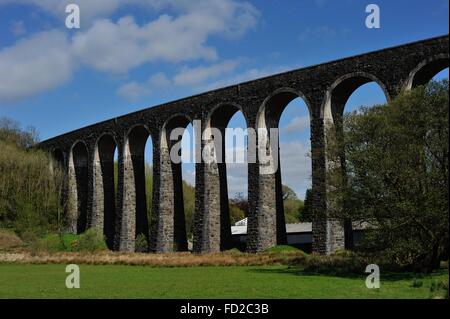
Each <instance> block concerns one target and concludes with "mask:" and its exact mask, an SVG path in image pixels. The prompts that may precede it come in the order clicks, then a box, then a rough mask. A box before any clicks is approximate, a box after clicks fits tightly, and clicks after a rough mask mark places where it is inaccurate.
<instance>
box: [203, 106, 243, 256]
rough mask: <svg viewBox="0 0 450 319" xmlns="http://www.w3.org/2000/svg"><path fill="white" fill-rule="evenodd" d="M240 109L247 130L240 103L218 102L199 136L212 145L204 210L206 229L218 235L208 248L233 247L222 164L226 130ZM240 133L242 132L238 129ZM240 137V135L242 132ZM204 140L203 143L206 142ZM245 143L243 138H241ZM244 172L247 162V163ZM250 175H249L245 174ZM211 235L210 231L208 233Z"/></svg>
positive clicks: (224, 169)
mask: <svg viewBox="0 0 450 319" xmlns="http://www.w3.org/2000/svg"><path fill="white" fill-rule="evenodd" d="M238 112H240V113H241V114H242V116H243V117H244V121H245V127H244V128H242V130H243V131H244V130H246V129H248V125H249V122H248V119H247V116H246V114H245V112H244V109H243V108H242V106H241V105H239V104H237V103H233V102H222V103H219V104H217V105H215V106H214V107H213V108H212V109H211V110H210V111H209V113H208V115H207V117H206V121H205V128H204V132H203V137H204V139H205V140H206V141H205V142H206V143H209V147H213V149H211V150H210V151H212V153H211V154H213V158H214V162H212V163H209V164H207V166H206V167H207V169H206V170H205V183H206V184H207V185H208V186H207V188H208V189H210V194H214V195H215V196H209V197H208V200H209V202H210V209H209V210H210V211H209V212H208V216H209V219H208V222H209V229H210V232H215V233H217V234H218V235H219V236H216V238H217V237H218V241H217V240H211V241H210V247H209V248H210V250H211V251H217V250H226V249H230V248H231V247H232V246H233V243H232V238H231V224H230V207H229V196H228V176H227V163H226V154H225V153H226V145H225V144H226V142H225V138H226V129H227V128H228V125H229V123H230V120H231V119H232V118H233V116H234V115H235V114H236V113H238ZM242 133H244V132H242ZM243 136H244V135H243ZM206 143H205V144H206ZM241 143H243V144H245V140H244V141H241ZM247 174H249V173H248V165H247ZM248 176H250V175H248ZM210 236H213V234H210Z"/></svg>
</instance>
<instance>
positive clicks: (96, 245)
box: [72, 228, 108, 253]
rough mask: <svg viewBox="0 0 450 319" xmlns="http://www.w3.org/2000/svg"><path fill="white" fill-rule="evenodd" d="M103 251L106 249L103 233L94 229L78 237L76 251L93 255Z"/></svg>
mask: <svg viewBox="0 0 450 319" xmlns="http://www.w3.org/2000/svg"><path fill="white" fill-rule="evenodd" d="M72 243H73V241H72ZM72 248H73V247H72ZM105 249H108V248H107V246H106V242H105V238H104V236H103V233H102V232H101V231H99V230H97V229H95V228H90V229H88V230H87V231H86V232H85V233H83V234H81V235H79V236H78V242H77V244H76V250H77V251H80V252H89V253H93V252H96V251H99V250H105Z"/></svg>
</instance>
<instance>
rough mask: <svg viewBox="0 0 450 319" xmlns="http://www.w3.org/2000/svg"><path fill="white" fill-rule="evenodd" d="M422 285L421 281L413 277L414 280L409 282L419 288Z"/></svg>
mask: <svg viewBox="0 0 450 319" xmlns="http://www.w3.org/2000/svg"><path fill="white" fill-rule="evenodd" d="M422 286H423V281H422V280H420V279H414V281H413V282H412V284H411V287H413V288H420V287H422Z"/></svg>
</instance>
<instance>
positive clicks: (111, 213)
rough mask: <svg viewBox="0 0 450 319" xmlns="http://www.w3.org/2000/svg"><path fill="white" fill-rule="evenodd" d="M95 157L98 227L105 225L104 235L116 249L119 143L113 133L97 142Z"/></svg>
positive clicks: (103, 135)
mask: <svg viewBox="0 0 450 319" xmlns="http://www.w3.org/2000/svg"><path fill="white" fill-rule="evenodd" d="M95 145H96V147H95V156H94V170H95V171H94V174H95V201H96V203H95V204H94V205H95V209H96V214H95V215H98V217H97V216H96V217H97V218H99V219H101V220H97V221H96V223H97V225H103V227H102V228H103V234H104V236H105V238H106V244H107V246H108V248H109V249H113V248H114V236H115V222H116V192H115V179H114V178H115V177H114V152H115V150H116V148H117V142H116V139H115V138H114V135H113V134H111V133H104V134H102V135H101V136H100V137H99V138H98V139H97V141H96V144H95Z"/></svg>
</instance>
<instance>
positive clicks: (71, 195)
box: [66, 152, 78, 234]
mask: <svg viewBox="0 0 450 319" xmlns="http://www.w3.org/2000/svg"><path fill="white" fill-rule="evenodd" d="M67 164H68V169H67V179H68V182H67V208H66V214H67V231H68V232H69V233H71V234H76V233H77V220H78V194H77V178H76V175H75V163H74V161H73V156H72V152H70V154H69V159H68V161H67Z"/></svg>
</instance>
